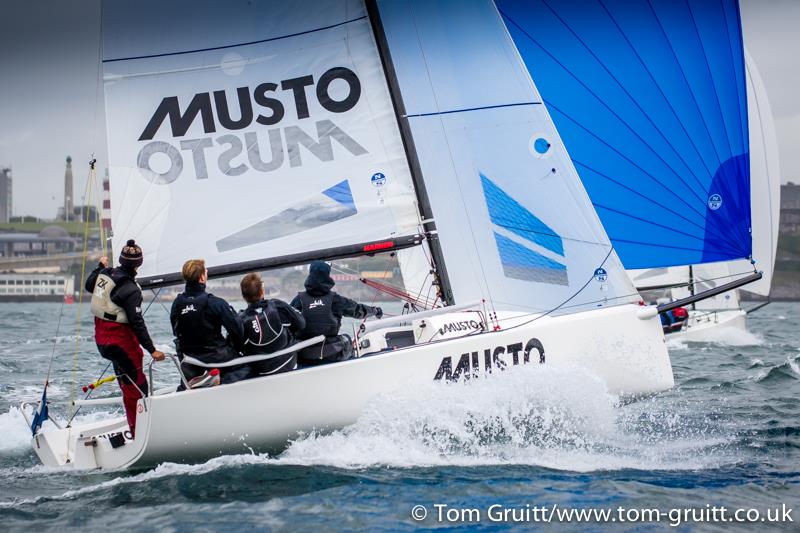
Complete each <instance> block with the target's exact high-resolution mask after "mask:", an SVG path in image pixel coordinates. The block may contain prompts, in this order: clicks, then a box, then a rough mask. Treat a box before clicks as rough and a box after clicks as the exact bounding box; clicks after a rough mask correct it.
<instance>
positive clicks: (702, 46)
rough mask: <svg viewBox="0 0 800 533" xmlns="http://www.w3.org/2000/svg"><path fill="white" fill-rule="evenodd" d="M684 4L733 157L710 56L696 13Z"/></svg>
mask: <svg viewBox="0 0 800 533" xmlns="http://www.w3.org/2000/svg"><path fill="white" fill-rule="evenodd" d="M684 4H686V9H687V10H688V11H689V17H690V18H691V19H692V27H693V28H694V33H695V35H696V36H697V42H699V43H700V49H701V50H702V51H703V62H704V63H705V65H706V72H708V79H709V80H710V81H711V87H713V88H714V96H715V97H716V101H717V111H719V119H720V122H721V123H722V131H723V132H724V133H725V141H726V142H727V144H728V153H730V155H731V157H733V156H734V155H735V154H734V152H733V145H731V138H730V136H729V135H728V127H727V123H726V122H725V114H724V113H723V112H722V102H721V101H720V97H719V91H718V90H717V84H716V82H715V81H714V75H713V74H712V72H711V65H710V64H709V62H708V54H707V53H706V47H705V44H704V43H703V39H701V38H700V29H699V28H698V27H697V20H696V19H695V18H694V13H693V12H692V6H691V5H689V2H688V1H687V0H684ZM737 93H738V91H737Z"/></svg>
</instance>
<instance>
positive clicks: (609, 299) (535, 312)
mask: <svg viewBox="0 0 800 533" xmlns="http://www.w3.org/2000/svg"><path fill="white" fill-rule="evenodd" d="M633 297H638V298H639V300H642V298H641V294H640V293H639V292H631V293H628V294H622V295H620V296H611V297H608V298H604V299H602V300H589V301H587V302H581V303H577V304H572V305H564V306H562V307H561V308H560V309H573V308H575V307H583V306H586V305H592V304H598V303H604V302H608V301H611V300H622V299H625V298H633ZM498 303H505V304H512V305H513V302H505V301H503V300H498ZM620 305H626V303H625V302H623V303H620V304H614V305H613V306H610V307H617V306H620ZM543 312H544V311H531V312H530V313H522V314H521V315H517V316H515V317H514V318H522V317H525V316H533V315H539V314H541V313H543ZM526 324H527V322H526ZM520 325H522V324H520ZM514 327H516V326H512V327H509V328H507V329H512V328H514Z"/></svg>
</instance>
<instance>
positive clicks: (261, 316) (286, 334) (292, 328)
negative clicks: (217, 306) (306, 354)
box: [239, 273, 306, 377]
mask: <svg viewBox="0 0 800 533" xmlns="http://www.w3.org/2000/svg"><path fill="white" fill-rule="evenodd" d="M241 288H242V297H243V298H244V300H245V301H246V302H247V303H248V304H249V305H248V306H247V309H245V310H244V311H241V312H240V313H239V318H241V319H242V325H243V326H244V341H243V343H242V344H241V346H239V349H240V350H241V351H242V353H243V354H244V355H245V356H248V355H262V354H271V353H275V352H277V351H280V350H283V349H285V348H288V347H289V346H291V345H292V344H294V343H295V338H296V337H297V334H298V333H299V332H300V331H301V330H302V329H303V328H305V327H306V319H305V318H303V315H302V314H301V313H300V312H299V311H298V310H296V309H295V308H294V307H292V306H290V305H289V304H287V303H286V302H284V301H283V300H278V299H269V300H268V299H266V298H265V297H264V283H263V281H261V276H260V275H259V274H258V273H251V274H247V275H246V276H245V277H243V278H242V282H241ZM250 368H251V370H252V373H251V377H256V376H266V375H268V374H278V373H280V372H288V371H289V370H294V369H295V368H297V352H290V353H287V354H284V355H279V356H277V357H273V358H270V359H264V360H263V361H256V362H255V363H250Z"/></svg>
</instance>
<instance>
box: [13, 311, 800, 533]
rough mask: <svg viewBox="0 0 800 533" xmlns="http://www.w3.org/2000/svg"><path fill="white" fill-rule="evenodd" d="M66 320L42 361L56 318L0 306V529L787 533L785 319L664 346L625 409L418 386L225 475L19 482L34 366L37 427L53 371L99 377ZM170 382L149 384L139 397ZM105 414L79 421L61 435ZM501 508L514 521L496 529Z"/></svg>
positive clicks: (792, 390) (795, 504)
mask: <svg viewBox="0 0 800 533" xmlns="http://www.w3.org/2000/svg"><path fill="white" fill-rule="evenodd" d="M77 309H78V306H65V307H64V308H63V313H61V315H62V318H61V324H60V326H59V327H58V336H57V337H56V338H55V342H53V339H54V336H55V335H56V330H57V323H58V317H59V314H60V312H61V306H60V305H58V304H2V305H0V332H2V335H0V376H2V377H0V528H2V529H3V530H7V529H14V530H16V529H22V528H26V529H28V528H32V527H33V528H37V529H51V528H52V529H55V528H68V529H77V528H81V529H87V528H107V527H115V528H116V527H121V528H129V527H130V528H136V529H138V530H145V531H147V530H156V529H158V530H162V529H174V530H196V529H200V530H241V529H243V528H248V529H249V528H261V529H267V530H301V531H302V530H311V529H316V530H324V531H328V530H355V529H368V530H403V529H412V528H416V527H427V528H438V527H448V528H454V529H460V528H467V527H470V526H472V527H474V526H476V525H477V526H480V527H484V528H490V529H500V530H502V529H506V528H507V527H508V525H509V524H510V525H525V526H528V527H534V528H541V529H545V528H547V529H549V528H555V529H557V530H573V529H576V528H578V527H582V528H584V529H588V530H592V531H598V530H611V531H617V530H619V531H623V530H637V531H638V530H655V529H664V528H666V527H668V526H669V525H670V523H671V524H672V525H674V524H675V522H676V518H677V522H680V523H682V524H683V525H682V526H681V530H699V531H705V530H729V529H732V528H741V529H745V528H747V529H751V530H752V529H753V527H754V526H753V525H752V524H751V525H746V524H731V523H726V524H722V523H719V522H717V523H713V522H712V521H711V520H710V519H711V518H712V517H711V514H710V509H711V508H712V507H723V506H724V507H725V508H726V509H728V512H733V511H734V510H736V509H745V510H749V509H756V510H759V511H760V513H761V517H765V516H766V513H767V511H768V510H771V511H772V513H773V514H772V517H776V516H781V518H783V517H784V516H785V515H783V514H781V513H778V512H777V511H778V510H782V512H785V509H787V508H788V509H792V512H791V514H790V517H791V518H792V519H793V520H794V522H788V521H783V522H777V523H771V522H760V521H759V522H758V523H757V525H756V526H755V527H756V529H754V530H765V529H768V530H787V531H789V530H794V531H797V530H799V529H800V304H796V303H776V304H771V305H769V306H767V307H766V308H764V309H762V310H760V311H758V312H757V313H755V314H753V315H751V316H750V317H749V318H748V323H749V327H750V333H743V332H731V331H727V332H720V338H719V342H718V343H680V342H670V352H671V356H672V363H673V369H674V373H675V383H676V384H675V388H674V389H672V390H670V391H667V392H664V393H661V394H658V395H654V396H651V397H647V398H640V399H638V400H636V401H627V400H625V401H623V400H620V399H619V398H617V397H615V396H614V395H612V394H609V393H608V392H607V391H606V389H605V387H604V386H603V384H602V383H601V382H599V381H598V380H597V379H595V378H594V377H593V376H591V375H588V374H583V373H581V372H566V371H560V372H559V371H557V370H554V369H550V368H547V367H546V365H545V366H543V367H539V366H538V365H536V366H532V367H518V368H512V369H511V370H509V371H508V372H505V373H503V374H495V375H493V376H491V377H490V378H488V379H482V380H473V382H472V383H470V384H468V385H456V386H452V385H451V386H448V385H444V384H434V383H431V384H429V385H427V386H425V387H423V388H421V389H416V390H413V391H402V392H398V393H395V394H392V395H387V396H385V397H381V398H377V399H376V400H375V401H373V402H372V403H371V404H370V405H369V408H368V409H367V410H366V412H364V414H363V416H362V417H361V418H360V419H359V421H358V422H357V423H355V424H354V425H352V426H350V427H348V428H345V429H344V430H342V431H339V432H336V433H333V434H331V435H325V436H314V435H311V436H308V437H305V438H302V439H300V440H298V441H296V442H294V443H292V444H291V446H290V447H289V448H288V449H287V450H286V451H285V452H284V453H283V454H281V455H279V456H277V457H268V456H263V455H239V456H225V457H219V458H216V459H213V460H211V461H209V462H207V463H204V464H200V465H178V464H162V465H160V466H158V467H156V468H154V469H150V470H146V471H134V472H117V473H75V472H70V471H68V470H61V469H53V468H46V467H43V466H41V465H39V464H38V461H37V458H36V456H35V454H34V453H33V451H32V450H31V448H30V442H29V435H30V432H29V430H28V428H27V427H26V424H25V422H24V419H23V417H22V414H21V413H20V411H19V409H18V407H17V406H18V404H19V403H20V402H21V401H25V400H36V399H38V397H39V396H40V394H41V386H42V383H43V379H44V375H45V373H46V371H47V367H48V363H49V361H50V356H51V353H53V350H55V355H56V357H55V359H54V361H55V362H54V366H53V373H52V378H51V385H50V388H49V397H50V400H51V402H55V403H54V405H53V406H52V407H51V414H53V415H56V416H63V414H64V413H65V412H66V407H65V406H62V405H58V402H63V401H66V400H68V399H69V398H70V397H71V394H72V392H71V391H72V383H73V361H75V365H74V366H75V371H74V381H75V382H76V383H77V384H78V385H81V384H85V383H88V382H90V381H93V380H94V379H96V378H97V377H98V376H99V375H100V374H101V373H102V371H103V368H104V367H105V361H103V360H102V359H101V358H100V357H99V356H98V355H97V354H96V351H95V348H94V345H93V342H92V335H93V331H92V324H91V319H90V317H89V316H88V309H86V308H85V307H84V308H83V309H82V315H83V316H82V320H81V321H80V331H78V330H77V328H76V310H77ZM147 317H148V321H149V323H150V325H151V333H153V336H154V338H155V339H156V342H157V344H158V343H162V344H167V343H168V342H169V339H170V336H169V334H168V333H169V332H168V328H169V326H168V321H167V313H166V310H165V309H164V308H163V307H162V306H161V305H160V304H158V303H156V304H153V307H152V308H151V309H150V310H149V312H148V315H147ZM76 333H77V335H76ZM76 352H77V357H76V358H75V357H74V356H75V353H76ZM175 379H176V377H175V375H174V372H171V371H170V369H169V368H168V367H166V366H165V367H162V371H161V372H160V373H159V374H158V377H157V383H156V388H158V387H159V386H163V385H166V384H169V383H171V382H172V381H174V380H175ZM104 387H107V389H105V390H102V389H101V390H98V391H97V394H98V395H104V394H109V393H111V392H116V385H114V384H111V385H107V386H104ZM106 409H108V408H106ZM107 413H108V411H102V410H101V409H100V408H95V410H94V411H91V410H85V411H81V412H80V413H78V415H77V416H78V419H95V418H98V417H102V416H108V415H107ZM209 423H213V421H209ZM416 505H422V506H425V508H426V510H427V517H426V518H424V519H423V520H421V521H415V520H414V519H413V518H412V509H413V508H414V506H416ZM437 505H438V506H439V507H436V506H437ZM443 506H447V507H443ZM492 506H495V507H492ZM782 506H785V507H783V508H782ZM543 507H544V508H547V509H548V510H551V509H552V510H554V509H556V508H557V509H559V510H562V509H612V510H614V512H617V511H616V510H617V509H618V508H623V509H624V512H626V513H630V512H631V511H630V510H634V511H636V510H637V509H659V510H660V511H662V512H663V513H664V516H662V517H661V518H659V522H656V521H654V520H651V521H643V522H635V523H632V522H627V521H626V522H624V523H623V522H622V521H621V520H620V519H618V518H616V516H618V515H614V517H615V519H614V520H613V521H612V519H609V520H608V521H597V520H590V521H589V522H588V523H586V524H583V525H579V524H577V523H576V522H575V521H574V519H573V522H571V523H563V522H562V523H560V524H557V523H556V522H557V517H551V520H552V522H551V523H550V524H543V523H542V522H541V520H543V519H544V515H543V514H537V513H535V512H531V511H532V510H533V509H536V508H543ZM473 509H474V510H477V512H478V514H477V515H476V514H475V513H474V512H473V511H471V510H473ZM503 509H511V510H516V511H517V513H516V515H508V516H507V518H508V519H509V522H507V523H500V522H496V521H495V520H494V519H497V518H502V517H501V516H500V515H498V514H497V513H498V512H502V510H503ZM675 509H678V510H681V509H693V510H694V511H695V515H694V516H695V517H698V518H700V519H701V520H700V521H696V522H692V521H691V518H692V516H691V515H689V520H684V517H683V516H676V515H675V514H674V513H675V511H674V510H675ZM703 509H706V510H707V512H706V513H705V515H704V514H703V513H702V512H698V510H699V511H702V510H703ZM462 510H466V511H462ZM525 510H527V511H528V512H527V514H525V513H524V511H525ZM453 511H455V513H454V512H453ZM415 512H417V513H419V509H417V510H416V511H415ZM440 512H441V513H442V515H441V518H442V520H439V516H438V514H439V513H440ZM448 512H449V514H448ZM667 513H671V514H667ZM416 516H417V517H419V516H420V514H417V515H416ZM716 516H717V517H718V516H719V514H718V513H717V514H716ZM742 516H744V515H742ZM753 516H755V515H753ZM537 517H538V518H539V521H537V520H536V518H537ZM625 517H627V518H629V519H630V518H633V517H635V515H634V514H625V515H622V519H623V520H624V519H625ZM449 518H452V521H450V520H448V519H449ZM515 520H516V521H515ZM684 522H688V523H684Z"/></svg>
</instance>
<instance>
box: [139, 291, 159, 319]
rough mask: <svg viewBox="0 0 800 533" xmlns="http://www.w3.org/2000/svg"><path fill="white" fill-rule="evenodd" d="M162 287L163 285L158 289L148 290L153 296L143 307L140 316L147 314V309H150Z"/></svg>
mask: <svg viewBox="0 0 800 533" xmlns="http://www.w3.org/2000/svg"><path fill="white" fill-rule="evenodd" d="M162 288H163V287H159V288H158V289H150V292H152V293H153V297H152V298H151V299H150V303H149V304H147V307H145V308H144V311H143V312H142V316H144V315H146V314H147V310H148V309H150V306H151V305H153V302H155V301H156V298H158V295H159V294H160V293H161V289H162Z"/></svg>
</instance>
